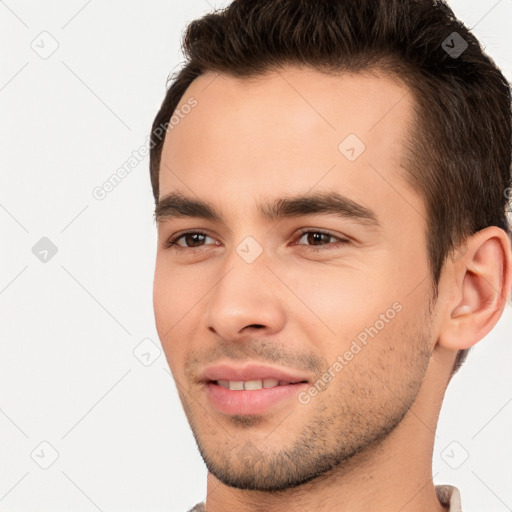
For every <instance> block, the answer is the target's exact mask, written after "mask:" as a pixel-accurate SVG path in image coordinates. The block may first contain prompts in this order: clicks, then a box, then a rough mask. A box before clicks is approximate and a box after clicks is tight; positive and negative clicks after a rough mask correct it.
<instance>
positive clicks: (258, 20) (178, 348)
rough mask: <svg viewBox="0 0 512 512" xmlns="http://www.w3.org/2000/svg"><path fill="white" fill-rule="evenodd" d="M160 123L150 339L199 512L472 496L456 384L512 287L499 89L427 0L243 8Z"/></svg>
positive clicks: (198, 39)
mask: <svg viewBox="0 0 512 512" xmlns="http://www.w3.org/2000/svg"><path fill="white" fill-rule="evenodd" d="M184 48H185V52H186V56H187V62H186V65H185V66H184V68H183V69H182V70H181V71H180V72H179V73H178V74H177V76H175V77H174V80H173V81H172V84H171V86H170V88H169V89H168V91H167V94H166V97H165V99H164V101H163V103H162V106H161V109H160V111H159V112H158V114H157V116H156V118H155V121H154V124H153V131H152V144H151V146H152V149H151V155H150V159H151V162H150V166H151V182H152V186H153V192H154V197H155V202H156V209H155V218H156V220H157V223H158V252H157V259H156V269H155V280H154V309H155V320H156V326H157V330H158V334H159V337H160V340H161V343H162V346H163V348H164V350H165V353H166V357H167V361H168V363H169V366H170V369H171V371H172V374H173V377H174V380H175V382H176V386H177V389H178V392H179V396H180V399H181V403H182V405H183V408H184V411H185V413H186V416H187V419H188V421H189V423H190V427H191V429H192V431H193V434H194V437H195V439H196V442H197V445H198V448H199V450H200V453H201V455H202V457H203V459H204V461H205V464H206V466H207V468H208V480H207V497H206V500H205V502H204V503H201V504H197V505H196V506H195V507H194V509H193V510H196V511H201V510H207V511H208V512H231V511H237V512H238V511H247V512H249V511H276V512H277V511H299V512H301V511H307V512H320V511H322V512H327V511H337V512H348V511H350V512H362V511H365V512H367V511H369V510H375V511H379V512H390V511H393V512H397V511H400V512H412V511H414V512H419V511H425V512H426V511H428V512H440V511H442V510H450V511H451V512H456V511H460V510H461V500H460V494H459V491H458V489H457V488H455V487H454V486H451V485H437V486H435V485H434V484H433V481H432V451H433V444H434V435H435V429H436V425H437V420H438V415H439V411H440V408H441V405H442V401H443V396H444V393H445V390H446V387H447V385H448V383H449V381H450V379H451V377H452V376H453V374H454V373H455V372H456V371H457V369H458V368H459V367H460V365H461V364H462V363H463V361H464V359H465V357H466V356H467V353H468V350H469V349H470V348H471V347H472V346H474V345H475V344H476V343H477V342H478V341H480V340H481V339H482V338H484V337H485V335H486V334H487V333H488V332H489V331H490V330H491V329H492V328H493V327H494V325H495V324H496V322H497V321H498V319H499V318H500V316H501V314H502V312H503V309H504V307H505V305H506V301H507V299H508V296H509V293H510V288H511V283H512V254H511V248H510V238H509V232H510V226H509V223H508V220H507V216H506V215H507V214H506V211H507V197H508V193H507V192H508V191H509V190H510V154H511V153H510V149H511V148H510V140H511V124H510V89H509V85H508V83H507V81H506V80H505V78H504V77H503V75H502V74H501V72H500V71H499V69H497V67H496V66H495V64H494V63H493V62H492V61H491V59H490V58H489V57H488V56H486V55H485V54H484V53H483V52H482V50H481V48H480V46H479V44H478V42H477V40H476V39H475V38H474V36H473V35H472V34H471V33H470V32H469V31H468V30H467V29H466V28H465V27H464V26H463V25H462V24H461V23H460V22H459V21H458V20H456V18H455V17H454V15H453V13H452V11H451V10H450V9H449V8H448V7H447V6H446V5H445V4H444V3H442V2H434V1H430V0H416V1H415V0H408V1H404V0H401V1H397V0H357V1H356V0H330V1H328V0H325V1H320V2H319V1H318V0H259V1H257V2H253V1H249V0H237V1H235V2H233V3H232V4H231V5H230V6H229V7H228V8H226V9H225V10H223V11H219V12H216V13H213V14H208V15H206V16H204V17H203V18H201V19H199V20H195V21H193V22H192V23H191V24H190V25H189V27H188V30H187V33H186V34H185V40H184Z"/></svg>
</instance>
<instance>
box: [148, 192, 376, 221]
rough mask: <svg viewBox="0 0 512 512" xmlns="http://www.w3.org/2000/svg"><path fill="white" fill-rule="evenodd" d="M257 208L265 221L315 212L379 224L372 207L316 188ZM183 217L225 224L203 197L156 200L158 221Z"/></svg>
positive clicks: (173, 195)
mask: <svg viewBox="0 0 512 512" xmlns="http://www.w3.org/2000/svg"><path fill="white" fill-rule="evenodd" d="M258 212H259V215H260V217H261V218H262V219H264V220H266V221H275V220H278V219H284V218H293V217H301V216H306V215H315V214H324V215H327V214H334V215H337V216H338V217H342V218H345V219H352V220H355V221H357V222H358V223H360V224H362V225H366V226H375V227H378V226H380V223H379V220H378V218H377V215H376V213H375V212H374V211H373V210H371V209H370V208H368V207H366V206H363V205H361V204H359V203H356V202H355V201H353V200H352V199H349V198H348V197H345V196H343V195H341V194H338V193H337V192H317V193H313V194H303V195H298V196H289V197H283V198H279V199H275V200H274V201H272V202H270V203H266V204H259V205H258ZM183 217H197V218H201V219H205V220H210V221H214V222H219V223H223V224H226V222H225V219H224V217H223V216H222V214H221V213H220V212H218V211H217V210H216V208H215V207H214V206H213V205H212V204H210V203H208V202H206V201H202V200H200V199H193V198H190V197H186V196H184V195H183V194H181V193H179V192H173V193H170V194H167V195H166V196H164V197H163V198H162V199H160V200H159V201H158V204H157V205H156V208H155V212H154V218H155V220H156V222H157V223H160V222H162V221H164V220H168V219H173V218H183Z"/></svg>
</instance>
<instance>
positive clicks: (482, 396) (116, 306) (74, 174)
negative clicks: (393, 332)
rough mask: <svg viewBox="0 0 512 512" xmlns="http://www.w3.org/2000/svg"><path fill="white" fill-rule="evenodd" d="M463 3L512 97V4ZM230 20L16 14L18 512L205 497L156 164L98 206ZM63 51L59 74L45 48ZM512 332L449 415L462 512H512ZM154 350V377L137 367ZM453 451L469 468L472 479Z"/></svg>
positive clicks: (11, 7) (457, 383)
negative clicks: (204, 36) (159, 329)
mask: <svg viewBox="0 0 512 512" xmlns="http://www.w3.org/2000/svg"><path fill="white" fill-rule="evenodd" d="M449 3H450V4H451V6H452V7H453V9H454V11H455V13H456V14H457V15H458V17H460V18H461V19H462V20H463V21H464V22H465V23H466V24H467V25H468V26H469V27H475V28H474V32H475V34H476V36H477V37H478V38H479V39H480V40H481V41H482V42H483V44H484V45H485V47H486V49H487V51H488V53H489V54H490V55H491V56H492V57H493V58H494V59H495V60H496V62H497V63H498V65H499V66H500V67H501V68H502V70H503V71H504V73H505V74H506V76H507V77H508V79H509V80H510V79H511V78H512V60H511V59H512V57H511V55H512V54H511V53H510V48H512V31H511V30H510V25H511V22H512V1H511V0H501V1H497V0H485V1H484V0H472V1H468V0H457V1H451V2H449ZM224 5H227V2H217V3H215V2H206V1H204V0H195V1H187V2H179V3H178V2H169V1H162V0H160V1H153V2H133V1H132V2H126V1H121V0H116V1H110V2H99V1H97V0H96V1H91V0H89V1H84V0H80V1H66V2H64V1H53V2H21V1H17V0H7V1H6V2H0V23H1V26H0V49H1V50H0V51H1V75H0V102H1V148H0V169H1V173H2V175H1V177H2V186H1V187H0V229H1V231H0V237H1V240H2V244H1V251H0V254H1V261H0V307H1V322H0V334H1V354H0V379H1V380H0V390H1V400H0V429H1V436H0V448H1V455H0V460H1V464H0V510H1V511H2V512H15V511H16V512H19V511H24V512H26V511H31V512H38V511H43V510H44V511H47V510H52V511H54V512H57V511H60V510H62V511H64V510H65V511H77V512H78V511H80V512H82V511H83V512H89V511H91V512H93V511H95V510H100V511H104V512H107V511H112V512H113V511H123V512H128V511H148V510H151V511H155V512H156V511H168V512H174V511H175V512H184V511H185V510H187V509H188V508H189V507H191V506H192V505H193V504H194V503H196V502H198V501H200V500H202V499H203V498H204V496H205V493H206V469H205V467H204V464H203V462H202V459H201V458H200V455H199V453H198V451H197V448H196V445H195V442H194V439H193V437H192V434H191V432H190V429H189V426H188V423H187V421H186V418H185V415H184V413H183V412H182V408H181V404H180V402H179V399H178V396H177V393H176V390H175V387H174V383H173V381H172V379H171V376H170V374H169V372H168V367H167V363H166V360H165V357H164V355H163V352H162V353H160V354H159V352H158V351H159V348H160V342H159V340H158V336H157V333H156V329H155V325H154V316H153V309H152V284H153V269H154V260H155V251H156V229H155V225H154V223H153V220H152V213H153V198H152V193H151V186H150V180H149V170H148V161H149V159H148V157H146V158H145V159H144V160H143V161H142V162H140V164H139V165H138V166H136V167H135V168H134V169H133V170H132V171H131V173H130V174H128V176H126V178H125V179H124V180H123V181H122V182H121V183H120V184H119V185H118V186H117V187H116V188H115V189H114V190H112V191H111V192H110V193H109V194H108V195H107V196H106V197H105V198H104V199H103V200H98V199H95V198H94V197H93V195H92V190H93V189H94V187H96V186H101V185H102V184H103V183H104V182H105V181H106V180H107V179H108V178H109V177H110V176H111V174H113V173H114V172H115V171H116V169H118V168H119V167H120V166H121V165H122V164H123V163H124V162H125V161H126V160H127V158H129V157H130V155H131V153H132V152H133V151H134V150H136V149H137V148H140V147H141V146H142V145H144V143H145V142H146V141H147V139H146V137H147V135H148V134H149V131H150V128H151V124H152V121H153V118H154V116H155V114H156V112H157V110H158V108H159V106H160V103H161V101H162V100H163V97H164V94H165V85H166V79H167V77H168V75H169V73H171V72H173V71H175V70H176V69H178V66H179V64H180V62H181V60H182V57H181V53H180V44H181V34H182V31H183V30H184V28H185V26H186V24H187V23H188V22H189V21H191V20H192V19H194V18H196V17H199V16H201V15H202V14H204V13H206V12H207V11H211V10H212V9H213V8H214V7H221V6H224ZM44 31H46V32H48V34H50V36H49V35H47V34H43V35H40V34H41V32H44ZM41 38H45V39H44V42H43V43H41ZM52 38H53V39H52ZM53 40H54V41H56V42H53ZM52 44H53V45H56V44H58V48H57V50H56V51H55V52H54V53H53V54H52V55H51V56H49V57H48V58H46V59H43V58H41V57H40V56H39V55H38V54H37V53H36V51H34V49H33V48H32V47H31V45H32V46H36V45H39V47H40V48H41V47H42V46H44V48H45V49H46V51H48V49H51V45H52ZM36 47H37V46H36ZM39 51H43V50H42V49H41V50H39ZM42 237H47V238H49V239H50V240H51V241H52V242H53V244H55V246H56V247H57V253H56V254H55V255H54V256H53V257H52V258H51V259H49V261H47V262H46V263H43V262H41V261H40V260H39V259H38V258H36V256H35V255H34V254H33V252H32V247H33V246H34V245H35V244H36V243H37V242H38V241H39V240H40V239H41V238H42ZM511 333H512V307H511V306H510V304H509V305H508V306H507V308H506V311H505V314H504V315H503V317H502V319H501V320H500V322H499V324H498V325H497V327H496V328H495V329H494V330H493V331H492V333H491V334H490V335H489V336H488V337H487V338H486V339H485V340H483V341H482V342H480V343H479V344H478V345H477V346H476V347H475V349H474V350H473V352H472V353H470V356H469V358H468V360H467V362H466V364H465V366H464V367H463V368H462V369H461V370H460V372H459V374H458V375H456V376H455V378H454V380H453V381H452V383H451V384H450V386H449V388H448V391H447V395H446V399H445V403H444V405H443V409H442V411H441V417H440V421H439V428H438V432H437V437H436V445H435V452H434V460H433V474H434V475H435V476H434V482H435V483H449V484H453V485H456V486H457V487H459V489H460V491H461V495H462V502H463V509H464V512H476V511H481V510H485V511H486V512H493V511H495V512H504V511H507V510H512V463H511V461H512V435H511V433H512V372H511V364H510V363H511V359H512V344H511V341H512V335H511ZM148 338H149V339H150V340H152V342H153V344H151V342H149V341H147V340H146V342H145V343H150V344H149V345H147V346H145V345H143V346H142V348H143V349H144V350H142V352H144V351H147V349H148V347H153V348H152V349H151V350H152V352H151V353H152V356H151V357H152V358H155V357H156V359H155V360H154V362H153V363H152V364H151V365H150V366H145V365H144V364H142V363H141V362H140V361H139V360H138V359H137V358H136V357H135V356H134V353H133V351H134V349H135V348H136V347H137V346H138V345H139V343H141V342H142V340H144V339H148ZM453 441H456V442H457V444H450V443H452V442H453ZM42 442H46V443H49V445H51V447H53V448H51V447H50V446H49V445H48V444H43V445H41V444H40V443H42ZM447 446H448V449H447V452H448V453H449V455H451V458H452V460H456V461H461V460H463V456H464V452H463V450H465V451H467V453H468V454H469V458H468V459H467V460H466V461H465V462H463V464H462V465H461V466H460V467H459V468H458V469H452V468H451V467H450V466H449V465H448V464H447V462H446V461H445V460H446V457H445V459H443V457H442V456H441V454H442V452H443V451H444V450H445V449H446V447H447ZM53 450H56V452H58V458H57V459H56V460H55V462H53V464H51V466H50V467H48V468H47V469H43V468H41V467H40V465H48V464H50V463H51V462H52V453H53ZM452 450H453V451H452ZM445 453H446V452H445ZM452 465H453V463H452ZM390 478H392V475H390Z"/></svg>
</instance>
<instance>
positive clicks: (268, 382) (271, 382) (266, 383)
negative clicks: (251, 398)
mask: <svg viewBox="0 0 512 512" xmlns="http://www.w3.org/2000/svg"><path fill="white" fill-rule="evenodd" d="M278 384H279V382H278V380H277V379H264V380H263V387H264V388H275V387H276V386H277V385H278Z"/></svg>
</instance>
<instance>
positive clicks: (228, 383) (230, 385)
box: [216, 379, 290, 391]
mask: <svg viewBox="0 0 512 512" xmlns="http://www.w3.org/2000/svg"><path fill="white" fill-rule="evenodd" d="M216 382H217V384H218V385H219V386H220V387H222V388H225V389H231V390H235V391H241V390H256V389H261V388H275V387H276V386H284V385H287V384H290V383H289V382H287V381H284V380H279V381H278V380H277V379H263V380H262V379H257V380H246V381H243V380H218V381H216Z"/></svg>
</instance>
